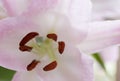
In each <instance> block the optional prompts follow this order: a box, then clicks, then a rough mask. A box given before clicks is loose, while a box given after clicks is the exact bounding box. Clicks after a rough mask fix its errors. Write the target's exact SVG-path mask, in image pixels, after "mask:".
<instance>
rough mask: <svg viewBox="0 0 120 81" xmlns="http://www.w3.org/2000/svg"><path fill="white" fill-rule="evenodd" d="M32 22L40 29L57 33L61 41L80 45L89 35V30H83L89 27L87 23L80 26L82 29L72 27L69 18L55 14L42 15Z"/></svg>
mask: <svg viewBox="0 0 120 81" xmlns="http://www.w3.org/2000/svg"><path fill="white" fill-rule="evenodd" d="M32 20H33V21H34V22H35V23H36V24H37V25H39V26H40V27H44V28H49V33H52V32H54V33H56V34H57V35H58V40H59V41H60V40H62V41H66V42H69V43H72V44H78V43H80V42H81V41H82V40H83V39H84V38H86V36H87V33H88V29H86V30H83V29H82V28H87V27H89V26H88V24H87V23H84V24H79V27H80V28H76V27H72V26H71V23H70V22H69V21H70V20H69V19H68V17H66V16H65V15H62V14H59V13H55V12H48V13H45V14H41V15H39V16H36V17H34V18H33V19H32ZM46 23H47V24H46ZM45 30H46V29H45Z"/></svg>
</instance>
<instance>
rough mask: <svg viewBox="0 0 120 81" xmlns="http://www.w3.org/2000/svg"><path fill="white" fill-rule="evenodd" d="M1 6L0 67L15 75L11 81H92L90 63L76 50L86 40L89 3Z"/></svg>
mask: <svg viewBox="0 0 120 81" xmlns="http://www.w3.org/2000/svg"><path fill="white" fill-rule="evenodd" d="M81 1H82V3H81ZM2 2H3V5H4V7H5V8H6V12H7V14H8V16H7V17H6V18H3V19H2V20H0V27H1V29H0V38H1V40H0V44H1V46H0V56H1V58H0V65H1V66H3V67H6V68H9V69H13V70H16V71H17V72H16V74H15V76H14V77H13V80H12V81H73V80H75V81H93V62H92V60H91V59H90V58H89V57H88V56H87V55H85V54H83V53H80V51H79V49H78V48H77V45H78V44H79V43H80V42H81V41H83V40H84V39H85V38H86V36H87V30H88V24H86V22H88V20H89V15H90V11H91V3H90V1H89V0H74V1H72V0H3V1H2ZM78 17H79V18H78Z"/></svg>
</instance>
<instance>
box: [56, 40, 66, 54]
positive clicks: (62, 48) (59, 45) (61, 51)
mask: <svg viewBox="0 0 120 81" xmlns="http://www.w3.org/2000/svg"><path fill="white" fill-rule="evenodd" d="M64 49H65V43H64V42H63V41H60V42H58V51H59V53H60V54H62V53H63V52H64Z"/></svg>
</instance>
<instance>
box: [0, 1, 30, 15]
mask: <svg viewBox="0 0 120 81" xmlns="http://www.w3.org/2000/svg"><path fill="white" fill-rule="evenodd" d="M1 1H2V3H3V5H4V7H5V8H6V11H7V13H8V15H9V16H16V15H20V14H21V13H23V11H24V10H25V9H26V8H27V6H28V1H29V0H1Z"/></svg>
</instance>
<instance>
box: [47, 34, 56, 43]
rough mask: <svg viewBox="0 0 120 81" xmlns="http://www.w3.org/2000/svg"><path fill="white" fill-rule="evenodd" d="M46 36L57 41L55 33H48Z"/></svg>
mask: <svg viewBox="0 0 120 81" xmlns="http://www.w3.org/2000/svg"><path fill="white" fill-rule="evenodd" d="M47 37H48V38H49V39H52V40H54V41H57V35H56V34H54V33H51V34H48V35H47Z"/></svg>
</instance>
